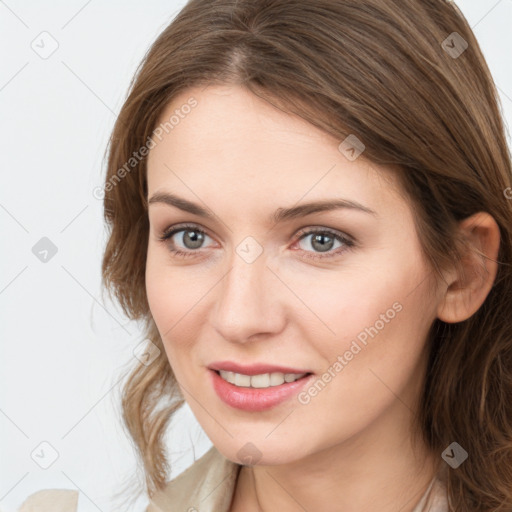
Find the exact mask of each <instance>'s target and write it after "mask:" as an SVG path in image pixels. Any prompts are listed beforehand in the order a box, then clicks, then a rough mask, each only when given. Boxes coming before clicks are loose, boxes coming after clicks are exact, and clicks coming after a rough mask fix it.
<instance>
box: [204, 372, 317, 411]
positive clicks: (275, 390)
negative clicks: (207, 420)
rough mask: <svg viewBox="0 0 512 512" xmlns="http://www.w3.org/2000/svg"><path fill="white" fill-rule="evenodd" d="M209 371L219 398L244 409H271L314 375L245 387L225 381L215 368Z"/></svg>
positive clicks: (293, 393) (295, 391) (232, 405)
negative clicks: (279, 383)
mask: <svg viewBox="0 0 512 512" xmlns="http://www.w3.org/2000/svg"><path fill="white" fill-rule="evenodd" d="M208 371H209V372H210V374H211V376H212V382H213V389H215V392H216V393H217V395H218V396H219V398H220V399H221V400H222V401H223V402H224V403H226V404H227V405H230V406H231V407H235V408H236V409H241V410H243V411H265V410H267V409H271V408H272V407H275V406H276V405H279V404H281V403H283V402H284V401H286V400H288V399H289V398H291V397H292V396H293V395H295V394H296V393H297V392H298V391H299V390H300V389H301V388H302V387H304V386H305V384H306V383H307V382H309V381H310V380H311V378H312V377H313V374H309V375H306V376H304V377H302V378H300V379H299V380H296V381H294V382H285V383H283V384H281V385H280V386H272V387H269V388H244V387H239V386H235V385H234V384H231V383H230V382H227V381H225V380H224V379H223V378H222V377H221V376H220V375H219V374H218V373H217V372H216V371H214V370H208Z"/></svg>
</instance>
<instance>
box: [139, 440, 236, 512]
mask: <svg viewBox="0 0 512 512" xmlns="http://www.w3.org/2000/svg"><path fill="white" fill-rule="evenodd" d="M240 468H241V465H240V464H237V463H235V462H232V461H231V460H229V459H226V457H224V456H223V455H222V454H221V453H220V452H219V451H218V450H217V449H216V448H215V446H212V447H211V448H210V449H209V450H208V451H207V452H206V453H205V454H204V455H203V456H202V457H200V458H199V459H198V460H196V461H195V462H194V463H193V464H192V465H191V466H190V467H188V468H187V469H186V470H185V471H183V472H182V473H180V474H179V475H178V476H177V477H176V478H174V479H173V480H171V481H170V482H168V483H167V485H166V487H165V488H164V489H163V490H162V491H160V492H158V493H156V494H155V495H154V496H153V497H152V498H151V499H150V501H149V506H148V508H147V509H146V512H163V511H171V510H185V511H188V510H190V511H193V510H201V512H228V510H229V506H230V504H231V500H232V497H233V493H234V491H235V484H236V479H237V476H238V472H239V470H240Z"/></svg>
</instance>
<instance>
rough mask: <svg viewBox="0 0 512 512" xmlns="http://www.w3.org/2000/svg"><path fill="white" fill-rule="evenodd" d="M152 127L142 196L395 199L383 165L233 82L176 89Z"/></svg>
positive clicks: (379, 203)
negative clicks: (155, 131) (351, 155)
mask: <svg viewBox="0 0 512 512" xmlns="http://www.w3.org/2000/svg"><path fill="white" fill-rule="evenodd" d="M188 105H195V106H194V107H192V108H190V107H189V106H188ZM159 127H160V130H159V134H160V135H159V137H153V140H154V142H155V143H156V145H155V146H154V147H153V148H152V149H151V150H150V152H149V156H148V195H151V194H153V193H155V192H157V191H158V192H159V191H162V190H166V191H176V190H179V191H180V192H182V195H184V196H186V197H187V198H189V199H191V200H194V195H196V196H199V197H201V195H205V194H206V195H208V196H209V197H213V196H215V197H219V198H220V199H222V200H225V199H228V200H229V201H230V202H231V203H237V202H238V203H239V206H240V207H244V206H245V208H246V209H248V208H251V207H255V208H256V207H257V205H256V204H253V203H251V200H253V201H256V200H259V201H260V202H261V201H262V200H264V201H265V202H266V203H269V204H271V203H272V200H273V199H275V201H276V204H275V206H276V207H279V206H283V205H284V204H287V205H289V204H294V203H297V202H298V201H300V200H301V198H304V201H306V200H307V201H312V200H316V199H325V198H326V197H329V198H335V197H344V198H348V199H352V200H355V201H359V202H361V203H363V204H370V203H371V205H372V206H371V207H372V209H379V208H385V207H389V204H388V203H390V202H394V203H395V206H396V202H397V201H400V200H401V199H400V197H399V196H398V195H397V194H396V191H395V189H396V187H397V183H396V178H395V177H394V175H393V173H392V172H390V169H388V168H382V167H380V166H376V165H375V164H372V163H371V162H369V161H368V160H366V159H365V158H364V156H360V157H359V158H357V159H356V160H355V161H350V160H349V159H347V158H346V156H345V155H344V154H342V153H341V152H340V151H339V149H338V146H339V144H340V143H341V142H342V141H341V140H336V139H335V138H334V137H332V136H331V135H329V134H326V133H325V132H323V131H321V130H320V129H318V128H316V127H315V126H313V125H311V124H310V123H308V122H306V121H305V120H303V119H301V118H300V117H298V116H292V115H289V114H287V113H284V112H282V111H280V110H278V109H276V108H275V107H273V106H272V105H270V104H269V103H267V102H266V101H264V100H262V99H261V98H259V97H257V96H255V95H253V94H252V93H250V92H249V91H247V90H245V89H243V88H240V87H237V86H210V87H206V88H204V87H202V88H191V89H189V90H187V91H185V92H183V93H181V94H180V95H179V96H177V97H175V98H174V100H173V101H172V102H171V103H170V104H169V105H168V106H167V107H166V108H165V110H164V111H163V112H162V115H161V116H160V118H159V121H158V124H157V127H156V128H159ZM196 199H197V198H196ZM277 203H279V204H277Z"/></svg>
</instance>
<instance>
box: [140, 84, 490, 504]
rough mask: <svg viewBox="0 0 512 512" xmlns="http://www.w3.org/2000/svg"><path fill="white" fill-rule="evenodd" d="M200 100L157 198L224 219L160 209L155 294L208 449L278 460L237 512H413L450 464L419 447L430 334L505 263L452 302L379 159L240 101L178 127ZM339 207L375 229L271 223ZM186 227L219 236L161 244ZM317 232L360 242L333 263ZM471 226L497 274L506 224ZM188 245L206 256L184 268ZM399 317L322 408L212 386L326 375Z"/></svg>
mask: <svg viewBox="0 0 512 512" xmlns="http://www.w3.org/2000/svg"><path fill="white" fill-rule="evenodd" d="M191 96H193V97H194V98H195V99H196V100H197V101H198V105H197V107H196V108H195V109H193V110H192V111H191V113H190V114H188V115H187V116H185V117H184V118H183V119H180V122H179V124H178V125H176V126H175V127H174V129H173V130H172V131H169V133H168V134H167V135H165V136H164V137H163V138H162V140H161V141H157V144H156V146H155V147H154V148H153V149H151V151H150V153H149V157H148V197H149V198H151V197H152V196H153V195H154V194H155V193H157V192H172V193H173V194H175V195H177V196H179V197H182V198H185V199H188V200H189V201H193V202H195V203H197V204H199V205H200V206H202V207H204V208H207V209H209V210H210V211H211V212H213V213H214V215H215V217H214V218H213V219H206V218H203V217H200V216H198V215H195V214H191V213H187V212H184V211H181V210H180V209H178V208H176V207H173V206H169V205H167V204H164V203H157V202H155V203H151V204H150V205H149V212H148V215H149V221H150V234H149V240H148V253H147V267H146V287H147V296H148V300H149V304H150V308H151V313H152V315H153V318H154V321H155V323H156V325H157V327H158V330H159V332H160V334H161V336H162V340H163V343H164V347H165V351H166V354H167V357H168V359H169V364H170V365H171V367H172V370H173V372H174V373H175V375H176V378H177V380H178V383H179V385H180V389H181V391H182V393H183V395H184V397H185V399H186V400H187V402H188V404H189V406H190V408H191V410H192V412H193V413H194V415H195V417H196V418H197V420H198V422H199V423H200V425H201V426H202V427H203V429H204V431H205V432H206V434H207V435H208V437H209V439H210V440H211V441H212V443H213V444H214V445H215V446H216V447H217V449H218V450H219V451H220V452H221V453H222V454H223V455H224V456H225V457H227V458H228V459H230V460H232V461H235V462H237V463H240V460H239V458H238V456H237V453H238V451H239V450H240V449H241V448H242V447H243V446H244V445H245V444H246V443H248V442H251V443H253V444H254V445H255V446H256V447H257V449H258V450H259V452H261V458H260V459H259V460H258V461H257V462H256V463H255V464H254V465H253V466H243V467H242V469H241V471H240V474H239V478H238V481H237V485H236V492H235V495H234V498H233V502H232V504H231V509H230V510H231V512H239V511H241V510H244V511H245V512H270V511H275V510H280V511H282V512H292V511H293V512H295V511H297V510H322V511H325V512H329V511H339V510H343V511H344V512H355V511H358V512H361V511H374V510H375V509H376V508H375V506H376V504H378V509H379V510H380V511H381V512H387V511H390V512H391V511H393V512H396V511H397V510H400V511H401V512H410V511H412V510H413V509H414V507H415V505H416V504H417V502H418V501H419V499H420V498H421V496H422V495H423V493H424V492H425V490H426V488H427V486H428V485H429V483H430V481H431V480H432V478H433V476H434V474H435V472H434V470H435V466H436V464H438V463H440V460H439V459H440V455H439V454H432V453H429V452H428V450H427V449H426V447H425V446H423V445H416V444H413V441H412V438H411V428H412V419H413V417H414V414H415V411H417V410H418V405H417V401H418V397H419V393H420V391H421V387H422V383H423V379H424V374H425V368H426V350H425V348H426V344H425V339H426V334H427V331H428V328H429V327H430V325H431V324H432V322H433V321H434V319H435V318H436V317H439V318H441V319H443V320H445V321H448V322H450V321H461V320H463V319H465V318H467V317H469V316H470V315H471V314H473V312H474V311H476V310H477V309H478V308H479V307H480V305H481V304H482V302H483V301H484V300H485V297H486V296H487V294H488V292H489V290H490V287H491V286H492V281H493V280H494V277H495V274H496V265H495V263H494V262H493V261H486V263H485V264H486V267H487V274H482V273H478V272H473V273H470V274H471V275H472V276H473V277H472V279H471V280H468V281H464V282H462V281H461V279H460V278H459V276H458V275H457V274H456V272H455V271H447V273H446V276H445V281H444V282H441V283H440V284H439V283H438V284H439V286H437V287H436V286H435V281H434V277H433V273H432V271H431V269H430V268H429V267H428V265H427V263H426V260H425V258H424V256H423V254H422V251H421V248H420V243H419V239H418V236H417V234H416V231H415V228H414V220H413V219H414V213H413V211H414V210H412V209H411V206H410V204H408V202H407V201H406V199H405V198H404V196H403V195H401V194H400V193H399V191H398V188H397V187H398V185H397V183H396V181H395V178H394V175H393V173H392V169H388V168H384V167H378V166H375V165H373V164H371V163H370V162H368V161H367V160H366V159H365V158H364V153H363V155H361V156H360V157H359V158H357V159H356V160H355V161H350V160H348V159H347V158H346V157H345V155H343V154H342V153H341V152H340V151H339V150H338V145H339V144H340V142H341V140H335V139H334V138H332V137H330V136H328V135H326V134H325V133H323V132H321V131H320V130H318V129H317V128H315V127H313V126H311V125H310V124H308V123H306V122H305V121H304V120H302V119H300V118H298V117H295V116H290V115H287V114H285V113H283V112H282V111H279V110H277V109H274V108H273V107H272V106H271V105H269V104H268V103H266V102H264V101H263V100H261V99H260V98H258V97H257V96H254V95H252V94H251V93H249V92H247V91H246V90H244V89H242V88H240V87H238V86H210V87H207V88H204V89H203V88H192V89H190V90H188V91H186V92H185V93H183V94H181V95H180V96H178V97H176V98H174V101H173V102H172V103H171V104H170V105H168V107H167V108H166V110H165V112H163V114H162V117H161V120H162V121H163V120H166V119H169V117H170V115H171V114H172V113H173V112H174V110H175V109H176V108H180V106H181V105H184V104H185V103H186V101H187V99H188V98H190V97H191ZM340 197H343V198H346V199H349V200H352V201H357V202H359V203H361V204H363V205H365V206H366V207H368V208H371V209H372V210H374V211H375V212H376V214H375V215H371V214H368V213H365V212H362V211H358V210H355V209H339V210H332V211H326V212H320V213H313V214H310V215H308V216H305V217H299V218H295V219H291V220H287V221H284V222H282V223H279V224H274V223H273V222H271V221H269V216H270V215H271V214H272V213H274V211H275V210H276V209H278V208H284V207H290V206H295V205H297V204H303V203H305V202H309V201H313V200H321V199H334V198H340ZM183 222H187V223H193V224H195V225H197V227H198V228H201V229H203V230H204V231H205V232H206V234H207V236H206V237H205V238H204V241H203V243H202V245H200V248H199V249H194V247H196V246H191V241H190V240H189V239H188V238H184V235H185V234H186V232H187V231H188V230H185V231H180V232H178V233H176V234H175V235H174V236H173V238H172V239H171V240H167V241H161V240H159V237H160V236H161V235H162V233H163V232H164V231H165V230H166V229H167V228H169V227H171V226H174V225H177V224H179V223H183ZM312 228H318V229H321V228H330V229H331V230H335V231H336V232H339V234H341V235H345V236H349V238H351V239H352V240H354V241H355V243H356V245H355V246H354V247H348V246H345V245H344V244H343V242H340V241H337V240H336V239H334V240H333V241H330V239H329V240H328V241H329V242H330V243H331V245H329V246H328V247H327V248H326V252H322V249H321V248H320V249H319V247H321V246H320V245H319V244H315V243H314V236H315V235H314V234H309V235H306V236H304V235H303V233H304V232H306V231H308V230H309V229H312ZM461 228H463V229H465V230H466V231H467V233H468V236H470V237H472V240H474V241H475V245H477V246H478V248H479V249H480V250H481V251H483V252H484V253H485V254H487V255H488V256H489V258H490V259H491V260H495V259H496V256H497V251H498V247H499V230H498V227H497V225H496V223H495V222H494V220H493V219H492V217H490V216H489V215H488V214H485V213H481V214H478V215H477V216H475V217H474V218H471V219H469V220H468V221H467V222H465V223H464V224H463V225H461ZM248 236H251V237H253V238H254V239H255V240H257V242H258V243H259V244H260V246H261V248H262V249H263V252H262V254H261V255H260V256H259V257H258V258H257V259H256V260H255V261H254V262H252V263H247V262H246V261H245V260H244V259H243V258H241V257H240V256H239V255H238V254H237V252H236V248H237V246H238V245H239V244H240V243H241V242H242V241H243V240H244V239H245V238H246V237H248ZM301 237H302V238H301ZM173 243H174V247H175V248H177V249H179V250H182V251H185V252H190V253H193V252H194V251H195V252H194V254H192V255H191V257H187V258H180V257H178V256H175V255H173V254H172V253H171V251H170V248H171V247H172V246H173ZM185 244H187V245H185ZM343 247H345V250H343V252H341V253H339V254H337V255H334V256H333V257H331V258H329V257H327V255H329V254H331V255H332V254H334V253H336V252H337V251H338V249H339V248H343ZM308 255H312V256H322V255H323V256H324V257H323V258H319V259H313V258H308V257H307V256H308ZM481 261H482V260H481V259H478V258H474V259H472V260H468V263H467V265H477V264H480V262H481ZM471 268H472V267H471ZM475 268H476V267H475ZM467 279H469V278H467ZM394 303H399V304H400V305H401V307H402V309H401V310H400V312H397V313H396V315H395V316H394V318H393V319H391V320H388V322H386V323H385V326H384V328H382V329H381V330H379V332H378V334H377V335H376V336H375V337H374V338H369V341H368V343H367V345H366V346H363V345H362V344H360V345H361V346H362V347H363V348H362V349H361V350H360V351H359V352H358V353H357V354H356V355H354V356H353V358H352V359H351V360H350V361H348V362H347V364H346V365H345V366H344V367H343V369H342V371H339V372H338V373H336V376H335V377H334V378H333V379H332V380H331V382H329V383H328V384H327V385H326V386H325V387H324V389H322V390H321V392H319V393H318V394H317V395H316V396H315V397H313V398H311V400H310V402H309V403H307V404H301V403H299V401H298V400H297V398H296V397H294V398H292V399H290V400H288V401H286V402H285V403H283V404H281V405H278V406H277V407H274V408H272V409H270V410H267V411H263V412H246V411H240V410H237V409H234V408H231V407H230V406H228V405H226V404H224V403H223V402H222V401H221V400H220V399H219V398H218V396H217V395H216V393H215V391H214V390H213V388H212V386H211V381H210V375H209V370H208V369H207V366H208V365H209V364H210V363H212V362H213V361H218V360H233V361H238V362H241V363H247V364H250V363H252V362H268V363H275V364H283V365H287V366H293V367H297V368H303V369H307V370H308V371H311V372H313V373H315V374H317V376H321V375H322V374H323V373H324V372H326V371H327V369H328V368H329V367H332V365H333V364H334V362H335V361H336V360H337V357H338V355H343V354H344V353H345V352H346V351H347V350H348V349H349V348H350V346H351V343H352V342H353V341H354V340H355V339H356V337H357V335H358V334H359V333H361V331H364V329H365V328H368V327H370V326H374V325H375V324H376V321H377V320H379V319H380V318H382V317H381V315H382V314H385V312H386V311H387V310H389V309H390V308H392V305H393V304H394Z"/></svg>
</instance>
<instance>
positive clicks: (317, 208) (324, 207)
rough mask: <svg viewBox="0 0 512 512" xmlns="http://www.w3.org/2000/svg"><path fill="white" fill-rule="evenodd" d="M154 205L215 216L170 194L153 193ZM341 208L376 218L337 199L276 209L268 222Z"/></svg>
mask: <svg viewBox="0 0 512 512" xmlns="http://www.w3.org/2000/svg"><path fill="white" fill-rule="evenodd" d="M155 203H164V204H167V205H169V206H174V207H176V208H179V209H180V210H183V211H185V212H188V213H192V214H194V215H198V216H199V217H205V218H207V219H213V218H214V217H215V215H213V214H212V213H211V212H209V211H208V210H206V209H205V208H203V207H202V206H199V205H198V204H196V203H193V202H191V201H188V200H187V199H183V198H182V197H178V196H175V195H174V194H170V193H168V192H157V193H155V194H154V195H153V196H152V197H151V199H150V200H149V201H148V204H155ZM341 208H346V209H350V210H358V211H361V212H364V213H368V214H371V215H375V216H378V214H377V212H376V211H374V210H372V209H371V208H368V207H367V206H364V205H362V204H360V203H358V202H357V201H351V200H348V199H342V198H339V199H326V200H323V201H314V202H310V203H304V204H300V205H298V206H292V207H290V208H278V209H277V210H276V211H275V212H274V214H273V215H271V217H270V221H273V222H274V223H276V224H277V223H279V222H283V221H286V220H291V219H296V218H298V217H304V216H306V215H311V214H313V213H318V212H325V211H331V210H338V209H341Z"/></svg>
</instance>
